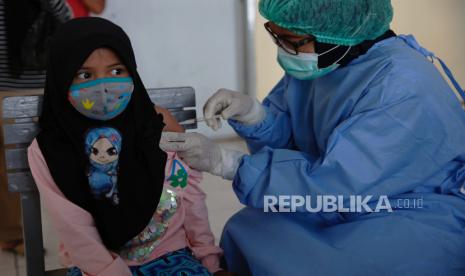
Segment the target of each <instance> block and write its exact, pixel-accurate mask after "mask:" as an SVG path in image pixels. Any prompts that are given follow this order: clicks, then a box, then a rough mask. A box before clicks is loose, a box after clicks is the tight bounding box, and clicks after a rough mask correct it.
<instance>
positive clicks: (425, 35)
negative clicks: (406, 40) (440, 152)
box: [256, 0, 465, 99]
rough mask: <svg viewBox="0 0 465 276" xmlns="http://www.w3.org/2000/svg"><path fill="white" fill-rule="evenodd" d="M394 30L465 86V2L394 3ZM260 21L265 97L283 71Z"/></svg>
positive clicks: (260, 89) (260, 82) (260, 81)
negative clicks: (413, 41)
mask: <svg viewBox="0 0 465 276" xmlns="http://www.w3.org/2000/svg"><path fill="white" fill-rule="evenodd" d="M392 5H393V6H394V21H393V23H392V29H393V30H394V31H395V32H396V33H398V34H414V35H415V36H416V38H417V40H418V41H419V42H420V44H421V45H422V46H423V47H425V48H427V49H429V50H430V51H432V52H434V53H435V54H436V55H437V56H439V57H441V58H442V59H443V60H444V61H445V62H446V64H447V65H448V66H449V68H450V69H451V70H452V71H453V72H454V74H455V76H456V78H457V80H458V81H459V83H460V84H461V85H462V87H465V31H464V29H465V17H464V16H463V14H464V12H465V1H464V0H440V1H439V0H392ZM264 22H265V20H264V19H263V18H262V17H261V16H259V17H258V20H257V31H256V32H257V42H256V54H257V94H258V97H259V98H260V99H262V98H263V97H265V96H266V95H267V94H268V92H269V91H270V90H271V88H273V86H274V85H275V84H276V82H277V81H278V80H279V79H280V78H281V77H282V74H283V71H282V70H281V68H280V67H279V65H278V64H277V63H276V46H275V45H274V44H273V42H272V41H271V39H270V38H269V35H268V33H267V32H266V31H265V30H264V28H263V23H264Z"/></svg>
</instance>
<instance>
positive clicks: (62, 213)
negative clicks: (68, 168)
mask: <svg viewBox="0 0 465 276" xmlns="http://www.w3.org/2000/svg"><path fill="white" fill-rule="evenodd" d="M28 160H29V166H30V168H31V172H32V175H33V177H34V180H35V182H36V184H37V188H38V189H39V192H40V197H41V198H42V201H43V202H44V204H45V207H46V209H47V211H48V213H49V214H50V216H51V218H52V222H53V224H54V227H55V229H56V231H57V232H58V236H59V238H60V240H61V241H62V242H63V244H64V247H65V249H66V251H67V254H66V255H67V256H69V258H70V261H71V263H72V264H73V265H75V266H77V267H78V268H79V269H81V270H82V272H83V273H84V274H85V275H86V274H89V275H100V276H104V275H118V276H119V275H121V276H123V275H124V276H129V275H131V272H130V271H129V268H128V266H127V265H126V263H125V262H124V261H123V260H122V259H121V258H120V257H119V256H118V255H116V254H114V253H112V252H110V251H108V249H106V248H105V246H104V245H103V243H102V240H101V238H100V236H99V234H98V232H97V228H96V227H95V224H94V220H93V218H92V215H91V214H90V213H88V212H87V211H85V210H84V209H82V208H80V207H79V206H77V205H75V204H73V203H72V202H70V201H69V200H68V199H66V198H65V196H64V195H63V193H62V192H61V191H60V190H59V189H58V187H57V185H56V184H55V182H54V181H53V178H52V176H51V175H50V171H49V169H48V167H47V164H46V162H45V159H44V157H43V155H42V152H41V151H40V149H39V145H38V144H37V141H36V140H35V139H34V141H33V142H32V144H31V146H30V147H29V148H28Z"/></svg>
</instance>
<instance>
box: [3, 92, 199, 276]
mask: <svg viewBox="0 0 465 276" xmlns="http://www.w3.org/2000/svg"><path fill="white" fill-rule="evenodd" d="M42 93H43V91H41V90H34V91H8V92H0V154H1V157H0V181H5V182H6V183H7V184H8V189H9V191H10V192H12V193H20V197H21V208H22V210H21V212H22V221H23V236H24V241H25V249H26V269H27V275H28V276H32V275H34V276H36V275H38V276H43V275H65V274H66V269H58V270H53V271H45V265H44V251H43V239H42V223H41V212H40V201H39V194H38V191H37V188H36V185H35V183H34V179H33V178H32V176H31V172H30V170H29V165H28V162H27V147H28V146H29V144H30V143H31V142H32V140H33V139H34V137H35V136H36V135H37V133H38V132H39V125H38V116H39V115H40V113H41V106H42V98H43V97H42V95H43V94H42ZM148 93H149V96H150V99H151V100H152V101H153V102H154V103H156V105H157V106H161V107H164V108H167V109H169V110H170V111H171V112H172V113H173V115H174V117H175V118H176V119H177V120H178V121H179V122H182V121H185V120H189V119H194V118H196V111H195V91H194V89H193V88H191V87H175V88H162V89H149V90H148ZM184 128H186V129H194V128H197V124H189V125H184Z"/></svg>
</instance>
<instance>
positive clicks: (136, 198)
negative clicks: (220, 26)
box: [28, 18, 222, 275]
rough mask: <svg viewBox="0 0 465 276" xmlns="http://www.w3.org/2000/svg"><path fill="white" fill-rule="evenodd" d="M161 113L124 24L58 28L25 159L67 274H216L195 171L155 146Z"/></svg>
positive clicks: (78, 22) (85, 21) (84, 21)
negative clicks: (37, 127)
mask: <svg viewBox="0 0 465 276" xmlns="http://www.w3.org/2000/svg"><path fill="white" fill-rule="evenodd" d="M160 111H161V112H162V113H164V114H165V115H167V116H166V118H165V119H166V120H165V121H169V122H170V123H169V124H168V125H167V128H168V130H170V131H179V130H182V129H181V127H180V126H179V125H177V123H175V122H174V120H173V118H172V117H170V115H169V113H168V112H167V111H166V110H162V109H160ZM162 118H163V117H162V116H161V115H160V114H157V113H156V111H155V109H154V106H153V104H152V102H151V101H150V98H149V97H148V95H147V92H146V90H145V88H144V86H143V84H142V81H141V79H140V77H139V75H138V73H137V70H136V63H135V58H134V54H133V51H132V47H131V44H130V41H129V38H128V37H127V35H126V34H125V33H124V31H123V30H122V29H121V28H119V27H118V26H116V25H114V24H113V23H111V22H109V21H107V20H104V19H100V18H80V19H74V20H71V21H69V22H68V23H66V24H64V25H63V26H62V27H61V28H60V29H59V30H58V32H57V34H56V35H55V37H54V39H53V41H52V43H51V47H50V55H49V63H48V70H47V81H46V87H45V94H44V102H43V111H42V115H41V117H40V126H41V132H40V133H39V135H38V136H37V137H36V139H35V140H34V141H33V142H32V144H31V146H30V147H29V150H28V158H29V165H30V168H31V172H32V175H33V176H34V179H35V181H36V183H37V187H38V189H39V191H40V195H41V197H42V199H43V202H44V204H45V206H46V207H47V210H48V212H49V213H50V215H51V217H52V221H53V223H54V226H55V228H56V230H57V232H58V235H59V238H60V240H61V243H60V253H61V255H62V260H63V262H64V264H65V265H67V266H72V267H73V268H71V269H70V270H69V272H68V274H69V275H81V274H84V275H210V273H215V275H216V274H221V273H222V272H221V271H220V270H221V269H220V267H219V260H218V259H219V256H220V254H221V253H222V251H221V249H220V248H218V247H216V246H215V245H214V237H213V235H212V233H211V231H210V228H209V223H208V218H207V210H206V206H205V194H204V193H203V192H202V190H201V189H200V188H199V186H198V184H199V182H200V180H201V174H200V173H198V172H196V171H194V170H191V169H190V168H189V167H187V166H186V165H185V164H184V163H183V162H182V161H180V160H179V159H178V158H177V156H176V154H175V153H173V152H167V153H165V152H163V151H161V150H160V148H159V146H158V144H159V141H160V136H161V131H162V129H163V127H164V123H163V119H162ZM165 165H166V166H165Z"/></svg>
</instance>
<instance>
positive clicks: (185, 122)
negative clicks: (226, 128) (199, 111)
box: [179, 114, 221, 125]
mask: <svg viewBox="0 0 465 276" xmlns="http://www.w3.org/2000/svg"><path fill="white" fill-rule="evenodd" d="M220 118H221V115H219V114H218V115H215V116H213V117H211V118H205V117H200V118H196V119H189V120H185V121H182V122H179V124H180V125H190V124H195V123H199V122H204V121H207V120H211V119H220Z"/></svg>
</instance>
